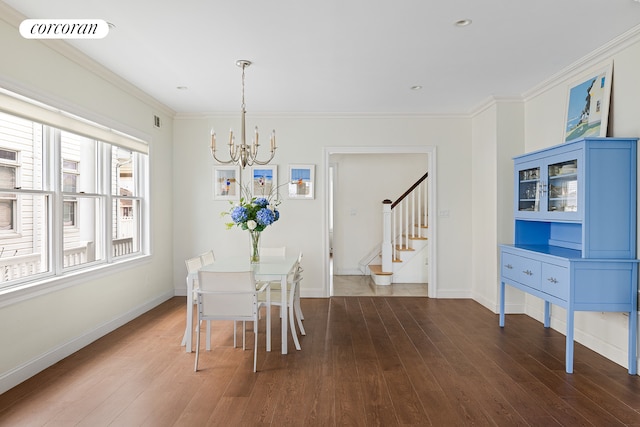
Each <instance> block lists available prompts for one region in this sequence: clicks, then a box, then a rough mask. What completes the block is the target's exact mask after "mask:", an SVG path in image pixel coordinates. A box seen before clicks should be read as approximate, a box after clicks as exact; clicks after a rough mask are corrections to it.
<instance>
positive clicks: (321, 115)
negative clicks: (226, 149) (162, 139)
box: [173, 111, 470, 120]
mask: <svg viewBox="0 0 640 427" xmlns="http://www.w3.org/2000/svg"><path fill="white" fill-rule="evenodd" d="M239 116H240V112H239V111H235V112H229V111H224V112H222V111H221V112H204V113H177V114H176V115H175V116H174V117H173V118H174V119H175V120H197V119H237V118H238V117H239ZM247 117H251V118H257V119H381V120H383V119H409V120H411V119H432V120H433V119H466V118H469V117H470V116H469V114H457V113H451V114H429V113H367V112H360V113H352V112H345V113H340V112H331V113H327V112H309V113H299V112H298V113H291V112H288V113H287V112H269V113H266V112H257V113H247Z"/></svg>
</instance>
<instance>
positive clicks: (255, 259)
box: [249, 230, 260, 264]
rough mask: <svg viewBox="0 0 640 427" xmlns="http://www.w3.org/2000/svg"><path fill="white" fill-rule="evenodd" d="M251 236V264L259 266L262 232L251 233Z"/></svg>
mask: <svg viewBox="0 0 640 427" xmlns="http://www.w3.org/2000/svg"><path fill="white" fill-rule="evenodd" d="M249 234H251V258H250V260H251V263H252V264H257V263H259V262H260V232H259V231H255V230H254V231H249Z"/></svg>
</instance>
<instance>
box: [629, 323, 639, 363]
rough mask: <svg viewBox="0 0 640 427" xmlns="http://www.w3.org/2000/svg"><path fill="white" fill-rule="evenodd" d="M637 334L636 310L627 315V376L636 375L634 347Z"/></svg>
mask: <svg viewBox="0 0 640 427" xmlns="http://www.w3.org/2000/svg"><path fill="white" fill-rule="evenodd" d="M637 333H638V312H637V311H636V310H634V311H632V312H630V313H629V374H630V375H635V374H636V373H637V369H638V366H637V360H638V359H637V358H636V351H637V350H636V346H637V337H638V335H637Z"/></svg>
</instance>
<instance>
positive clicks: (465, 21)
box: [453, 19, 473, 27]
mask: <svg viewBox="0 0 640 427" xmlns="http://www.w3.org/2000/svg"><path fill="white" fill-rule="evenodd" d="M472 22H473V21H472V20H471V19H460V20H459V21H456V22H454V23H453V25H455V26H456V27H466V26H468V25H471V23H472Z"/></svg>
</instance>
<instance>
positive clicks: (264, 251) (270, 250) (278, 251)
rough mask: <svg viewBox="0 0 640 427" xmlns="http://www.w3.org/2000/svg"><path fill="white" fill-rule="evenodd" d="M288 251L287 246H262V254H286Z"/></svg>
mask: <svg viewBox="0 0 640 427" xmlns="http://www.w3.org/2000/svg"><path fill="white" fill-rule="evenodd" d="M286 253H287V247H286V246H279V247H273V248H270V247H261V248H260V256H282V257H283V256H285V255H286Z"/></svg>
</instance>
